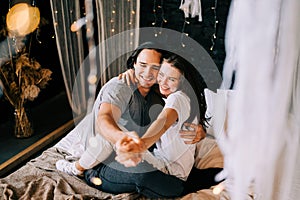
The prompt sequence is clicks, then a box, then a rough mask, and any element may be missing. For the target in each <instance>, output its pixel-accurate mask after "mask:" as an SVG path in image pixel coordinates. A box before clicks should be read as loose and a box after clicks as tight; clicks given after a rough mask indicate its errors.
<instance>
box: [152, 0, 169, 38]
mask: <svg viewBox="0 0 300 200" xmlns="http://www.w3.org/2000/svg"><path fill="white" fill-rule="evenodd" d="M158 10H160V13H161V15H160V17H161V22H160V25H159V26H157V23H158V20H157V11H158ZM152 12H153V16H154V21H153V22H152V23H151V24H152V26H154V27H159V31H158V32H157V31H156V29H155V30H154V36H155V37H157V36H158V35H160V34H162V28H163V27H164V24H165V23H168V20H167V19H166V17H165V11H164V1H163V0H161V1H160V4H158V3H157V1H156V0H154V1H153V8H152Z"/></svg>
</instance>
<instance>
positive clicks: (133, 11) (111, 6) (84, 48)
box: [51, 0, 139, 116]
mask: <svg viewBox="0 0 300 200" xmlns="http://www.w3.org/2000/svg"><path fill="white" fill-rule="evenodd" d="M86 1H88V0H86ZM89 2H91V3H92V10H91V12H89V13H86V9H84V5H85V3H86V2H84V1H65V0H51V9H52V17H53V24H54V29H55V36H56V43H57V48H58V54H59V59H60V64H61V68H62V73H63V77H64V83H65V87H66V91H67V96H68V99H69V103H70V105H71V108H72V110H73V113H74V115H76V116H78V115H82V114H85V113H86V111H87V110H88V100H89V99H90V96H91V95H93V94H95V91H94V90H95V88H94V87H91V83H90V82H88V76H89V75H90V71H91V69H93V67H95V69H96V71H94V72H95V75H96V77H97V78H98V79H97V82H96V85H97V84H99V85H100V86H101V85H103V84H104V83H105V82H106V81H107V80H109V79H110V78H111V77H113V76H115V75H117V74H119V73H120V72H122V71H124V69H125V65H124V64H125V63H126V62H125V61H126V60H125V59H126V58H127V56H126V54H127V53H129V52H130V51H132V50H133V49H134V48H136V47H137V45H138V38H139V34H138V31H137V30H138V29H137V28H138V27H139V0H110V1H105V0H95V1H89ZM88 14H89V15H88ZM91 14H92V16H93V19H92V20H93V21H92V29H90V27H89V28H87V27H88V26H87V23H88V19H90V18H88V16H90V15H91ZM74 22H75V23H74ZM71 25H77V28H75V29H72V31H71V29H70V27H71ZM81 26H82V27H81ZM75 27H76V26H75ZM76 29H77V30H76ZM91 31H92V32H91ZM91 33H92V38H90V39H89V40H87V39H88V37H87V36H89V35H88V34H91ZM91 41H92V42H93V44H94V45H92V48H89V47H91ZM92 98H94V97H92Z"/></svg>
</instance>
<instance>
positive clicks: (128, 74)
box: [118, 69, 138, 86]
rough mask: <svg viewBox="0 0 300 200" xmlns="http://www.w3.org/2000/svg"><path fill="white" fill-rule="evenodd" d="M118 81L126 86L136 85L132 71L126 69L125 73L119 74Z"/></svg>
mask: <svg viewBox="0 0 300 200" xmlns="http://www.w3.org/2000/svg"><path fill="white" fill-rule="evenodd" d="M118 77H119V80H121V79H122V80H123V82H124V83H126V84H127V85H128V86H130V85H133V84H136V83H138V80H137V79H136V78H135V74H134V70H133V69H128V70H127V71H125V72H123V73H122V74H119V76H118Z"/></svg>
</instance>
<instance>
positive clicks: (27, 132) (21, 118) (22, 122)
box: [14, 106, 33, 138]
mask: <svg viewBox="0 0 300 200" xmlns="http://www.w3.org/2000/svg"><path fill="white" fill-rule="evenodd" d="M14 115H15V128H14V134H15V137H17V138H27V137H30V136H31V135H32V134H33V129H32V126H31V122H30V120H29V118H28V115H27V112H26V109H25V108H24V107H23V106H22V107H20V108H15V112H14Z"/></svg>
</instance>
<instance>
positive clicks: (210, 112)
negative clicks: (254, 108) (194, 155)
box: [204, 88, 234, 138]
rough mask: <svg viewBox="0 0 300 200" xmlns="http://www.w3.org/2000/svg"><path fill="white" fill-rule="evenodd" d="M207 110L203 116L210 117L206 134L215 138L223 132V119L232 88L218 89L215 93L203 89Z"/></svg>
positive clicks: (232, 93)
mask: <svg viewBox="0 0 300 200" xmlns="http://www.w3.org/2000/svg"><path fill="white" fill-rule="evenodd" d="M204 94H205V100H206V104H207V110H206V113H205V116H206V117H208V118H210V120H209V121H208V122H209V127H208V128H207V134H209V135H212V136H213V137H215V138H217V137H218V136H219V135H220V134H223V133H224V127H225V119H226V115H227V110H228V104H229V103H228V101H229V99H231V98H232V96H233V95H234V91H233V90H222V89H218V90H217V93H215V92H213V91H211V90H209V89H207V88H206V89H204Z"/></svg>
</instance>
